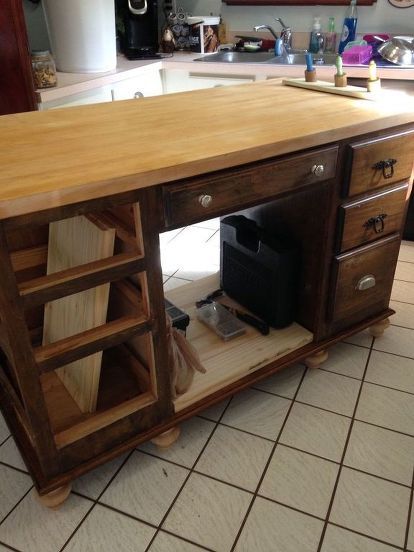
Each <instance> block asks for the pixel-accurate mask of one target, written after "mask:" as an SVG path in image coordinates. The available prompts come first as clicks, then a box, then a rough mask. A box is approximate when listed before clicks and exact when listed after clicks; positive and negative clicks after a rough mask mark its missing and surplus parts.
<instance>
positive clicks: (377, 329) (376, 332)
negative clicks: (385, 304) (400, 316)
mask: <svg viewBox="0 0 414 552" xmlns="http://www.w3.org/2000/svg"><path fill="white" fill-rule="evenodd" d="M389 325H390V319H389V318H385V319H384V320H381V321H380V322H377V323H376V324H374V325H373V326H370V327H369V333H370V334H371V335H372V336H373V337H381V336H382V334H383V333H384V332H385V330H386V329H387V328H388V326H389Z"/></svg>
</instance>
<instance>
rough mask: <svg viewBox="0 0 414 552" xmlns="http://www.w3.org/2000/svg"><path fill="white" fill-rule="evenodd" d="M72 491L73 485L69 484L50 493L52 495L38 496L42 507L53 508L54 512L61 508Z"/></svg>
mask: <svg viewBox="0 0 414 552" xmlns="http://www.w3.org/2000/svg"><path fill="white" fill-rule="evenodd" d="M71 489H72V485H71V484H70V483H68V484H67V485H63V486H62V487H58V488H57V489H55V490H54V491H50V493H47V494H44V495H40V494H38V495H37V500H38V501H39V502H40V504H41V505H42V506H45V507H46V508H51V509H52V510H57V508H59V506H61V505H62V504H63V503H64V502H65V500H66V499H67V498H68V496H69V494H70V491H71Z"/></svg>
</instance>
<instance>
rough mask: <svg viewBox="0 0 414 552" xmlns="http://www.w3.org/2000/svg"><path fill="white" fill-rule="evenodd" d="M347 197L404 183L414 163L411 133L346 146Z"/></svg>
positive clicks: (413, 137) (412, 136) (413, 131)
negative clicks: (347, 150) (347, 151)
mask: <svg viewBox="0 0 414 552" xmlns="http://www.w3.org/2000/svg"><path fill="white" fill-rule="evenodd" d="M349 157H350V159H349V161H348V162H349V163H352V166H351V173H350V175H349V180H348V195H350V196H354V195H357V194H362V193H364V192H368V191H371V190H375V189H376V188H380V187H381V186H387V185H388V184H392V183H394V182H399V181H401V180H408V179H409V177H410V175H411V171H412V169H413V162H414V130H412V131H409V132H404V133H401V134H398V135H395V136H389V137H386V138H380V139H378V140H374V141H372V140H371V141H369V142H360V143H358V144H353V145H350V146H349Z"/></svg>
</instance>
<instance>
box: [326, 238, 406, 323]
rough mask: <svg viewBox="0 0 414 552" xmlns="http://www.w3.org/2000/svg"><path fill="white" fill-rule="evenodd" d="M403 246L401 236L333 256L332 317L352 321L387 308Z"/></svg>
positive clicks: (336, 319) (337, 319) (334, 319)
mask: <svg viewBox="0 0 414 552" xmlns="http://www.w3.org/2000/svg"><path fill="white" fill-rule="evenodd" d="M399 248H400V235H399V234H392V235H390V236H388V237H386V238H384V239H382V240H380V241H377V242H374V243H371V244H369V245H365V246H363V247H360V248H358V249H354V250H352V251H349V252H348V253H343V254H342V255H338V256H337V257H335V258H334V265H333V271H332V289H331V291H332V292H331V294H330V309H329V311H330V317H331V319H332V320H333V321H339V320H344V319H347V318H349V319H351V318H352V321H353V322H357V321H358V320H363V319H365V318H367V317H369V316H373V315H375V314H377V313H379V312H381V311H382V310H384V309H386V308H387V307H388V303H389V299H390V295H391V288H392V284H393V278H394V270H395V265H396V262H397V258H398V251H399Z"/></svg>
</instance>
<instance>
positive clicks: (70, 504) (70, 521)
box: [0, 490, 93, 552]
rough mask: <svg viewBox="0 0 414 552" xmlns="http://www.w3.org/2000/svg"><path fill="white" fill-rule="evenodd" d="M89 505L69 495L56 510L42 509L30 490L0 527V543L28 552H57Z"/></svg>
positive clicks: (82, 499)
mask: <svg viewBox="0 0 414 552" xmlns="http://www.w3.org/2000/svg"><path fill="white" fill-rule="evenodd" d="M92 505H93V502H91V501H90V500H87V499H86V498H81V497H80V496H76V495H71V496H70V497H69V498H68V499H67V500H66V501H65V502H64V504H62V506H60V508H59V509H58V510H55V511H52V510H49V509H48V508H45V507H44V506H42V505H41V504H40V503H39V502H38V500H37V499H36V497H35V491H34V490H33V491H31V492H30V493H29V494H28V495H27V496H25V498H24V499H23V500H22V501H21V503H20V504H19V505H18V507H17V508H16V509H15V510H13V512H12V513H11V514H10V515H9V517H8V518H7V519H6V520H5V521H4V523H2V525H1V526H0V541H2V542H4V543H6V544H9V545H10V546H13V547H15V548H17V549H18V550H24V551H30V552H57V551H58V550H60V549H61V548H62V546H63V545H64V544H65V542H66V541H67V540H68V538H69V537H70V536H71V534H72V532H73V531H74V530H75V529H76V527H77V526H78V524H79V523H80V522H81V520H82V519H83V517H84V516H85V515H86V513H87V512H88V510H89V509H90V508H91V507H92Z"/></svg>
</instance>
